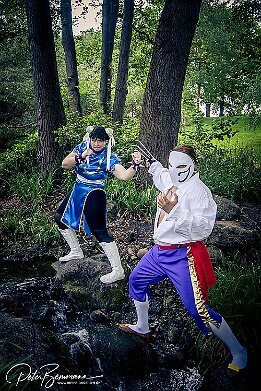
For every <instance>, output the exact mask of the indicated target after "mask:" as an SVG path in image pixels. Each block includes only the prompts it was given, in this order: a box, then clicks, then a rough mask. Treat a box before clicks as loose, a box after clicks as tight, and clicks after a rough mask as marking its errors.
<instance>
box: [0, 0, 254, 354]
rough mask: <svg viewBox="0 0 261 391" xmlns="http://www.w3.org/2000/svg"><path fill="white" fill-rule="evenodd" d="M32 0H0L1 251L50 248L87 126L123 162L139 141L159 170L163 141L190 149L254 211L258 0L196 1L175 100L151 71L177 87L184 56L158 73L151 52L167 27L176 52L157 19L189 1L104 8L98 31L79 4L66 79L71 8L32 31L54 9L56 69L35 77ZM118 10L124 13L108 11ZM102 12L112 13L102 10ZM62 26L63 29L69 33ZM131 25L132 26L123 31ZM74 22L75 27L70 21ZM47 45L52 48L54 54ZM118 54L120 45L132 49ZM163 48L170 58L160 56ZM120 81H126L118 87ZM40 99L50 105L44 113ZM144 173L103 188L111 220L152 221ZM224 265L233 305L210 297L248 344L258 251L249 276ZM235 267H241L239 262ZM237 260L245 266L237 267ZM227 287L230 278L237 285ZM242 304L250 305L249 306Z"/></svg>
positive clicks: (221, 187) (214, 179)
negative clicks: (106, 138)
mask: <svg viewBox="0 0 261 391" xmlns="http://www.w3.org/2000/svg"><path fill="white" fill-rule="evenodd" d="M34 3H35V2H34V1H29V0H28V1H27V2H24V1H22V0H21V1H19V0H9V1H5V0H4V1H1V4H0V9H1V22H0V23H1V37H0V47H1V53H0V69H1V74H0V81H1V82H0V154H1V159H0V179H1V244H2V246H3V253H4V252H5V251H9V252H10V251H13V252H14V253H16V252H17V253H18V252H19V251H20V250H21V248H24V247H25V246H26V247H27V248H32V247H34V246H36V245H41V246H45V247H48V246H56V245H57V244H58V243H59V241H60V236H59V233H58V232H57V229H56V227H55V224H54V221H53V213H54V207H55V205H57V202H58V200H60V199H62V197H63V196H64V195H65V194H66V193H67V192H68V191H69V189H70V188H71V186H72V184H73V181H74V174H73V173H72V172H63V173H61V170H60V165H61V160H62V157H63V156H65V155H66V154H67V153H69V152H70V151H71V150H72V148H73V147H74V145H75V144H77V143H79V142H80V141H81V140H82V137H83V136H84V134H85V130H86V127H87V126H88V125H98V124H101V125H104V126H106V127H111V128H113V130H114V135H115V139H116V147H115V152H116V153H117V154H118V155H119V157H120V158H121V160H122V163H123V164H124V165H125V166H127V165H128V164H129V163H128V162H129V161H130V154H131V152H132V149H133V146H132V144H133V142H134V140H137V139H141V140H142V141H143V142H144V143H145V144H146V146H147V147H148V148H149V149H150V150H151V151H152V152H153V154H155V155H156V157H157V158H158V159H159V160H160V161H162V162H165V159H166V151H169V150H170V148H169V146H170V143H172V145H173V144H176V143H189V144H193V145H194V146H195V148H196V150H197V152H198V157H199V159H198V160H199V161H198V169H199V171H200V172H201V177H202V179H203V180H204V182H205V183H206V184H207V185H208V186H209V187H210V189H211V190H212V191H213V193H215V194H217V195H220V196H224V197H227V198H229V199H230V200H233V201H235V202H236V203H238V204H239V205H243V204H244V203H251V204H253V205H259V203H260V183H261V181H260V179H261V178H260V176H261V175H260V161H261V159H260V144H261V119H260V107H261V106H260V105H261V93H260V84H261V83H260V81H261V80H260V51H261V48H260V36H261V30H260V2H259V1H252V0H251V1H250V0H237V1H235V0H234V1H224V0H223V1H222V0H204V1H203V2H202V4H201V1H196V2H194V3H197V7H198V10H199V9H200V14H199V19H198V23H197V25H196V23H195V27H196V30H195V34H194V33H193V28H192V29H191V30H190V35H191V38H193V40H192V42H191V46H190V45H188V47H187V50H188V53H189V56H188V61H187V63H186V61H184V64H183V67H184V71H185V73H184V80H181V83H180V85H179V86H178V89H177V90H173V93H172V90H167V89H165V90H164V94H163V95H162V96H161V93H160V88H159V87H158V86H157V85H156V81H157V77H154V78H153V77H152V76H151V75H152V71H153V69H152V67H153V66H154V67H155V69H154V71H155V73H154V76H155V75H158V76H159V80H161V78H163V77H164V71H165V72H166V73H165V75H166V76H165V79H166V83H167V84H169V85H172V83H173V85H174V84H175V82H176V80H175V78H176V79H177V78H178V76H177V75H178V73H177V72H176V69H177V68H175V61H176V63H177V64H179V62H178V61H179V59H178V58H176V57H175V56H174V57H173V58H174V62H173V63H172V65H173V68H171V69H167V67H166V69H165V68H164V66H163V67H161V65H162V64H164V62H162V61H164V56H162V55H161V56H160V60H159V63H158V65H157V66H156V65H155V61H154V62H153V61H152V58H153V53H155V50H156V49H157V43H158V39H159V38H161V39H162V35H161V36H160V34H159V33H157V31H158V32H159V30H160V28H162V25H163V27H164V29H163V30H164V31H165V34H166V35H165V37H164V39H165V40H166V39H167V36H168V34H169V38H170V42H169V44H170V47H171V49H170V51H171V50H174V52H175V47H179V45H180V46H182V45H183V43H182V42H178V41H177V42H175V44H176V46H175V45H172V46H171V44H173V41H171V39H172V38H173V37H172V36H171V32H172V31H173V26H169V25H168V23H170V22H169V20H166V19H164V18H162V14H163V12H165V15H166V13H167V12H168V7H170V8H169V9H171V7H176V6H177V7H178V8H177V9H179V10H182V7H184V9H183V12H185V11H186V6H187V4H189V3H190V2H179V1H174V0H172V1H169V0H167V1H166V2H165V1H163V0H150V1H146V2H145V1H141V0H140V1H139V0H137V1H135V2H132V1H125V2H123V1H119V2H117V1H106V0H104V2H103V15H102V14H101V15H100V20H101V22H102V23H103V29H102V28H101V27H99V28H97V29H93V28H88V18H86V16H87V13H88V9H89V8H88V7H95V6H97V5H98V3H99V2H98V1H91V2H87V1H86V2H84V1H81V0H78V1H75V2H74V6H75V7H77V6H84V7H83V13H82V15H81V18H86V25H85V28H84V29H83V28H82V31H81V33H80V34H78V35H75V36H74V37H73V43H71V44H72V46H71V47H70V50H73V46H74V45H75V53H76V59H77V64H76V65H77V68H75V67H74V68H71V70H70V72H73V73H71V75H70V74H69V73H68V72H69V71H68V69H70V64H68V48H67V49H66V44H65V41H64V34H66V33H67V34H69V36H70V31H71V28H72V26H70V15H69V19H68V13H66V12H67V11H68V6H69V5H70V2H69V1H61V4H60V2H59V1H55V0H54V1H49V2H48V1H43V2H42V3H43V4H45V6H46V8H45V9H44V12H46V13H44V12H42V13H41V18H40V19H41V23H42V24H41V23H39V26H40V25H41V28H44V27H45V26H47V28H48V17H49V14H48V10H49V6H50V17H51V19H50V20H51V22H52V28H51V29H50V24H49V30H48V29H47V28H46V29H45V30H44V32H45V38H44V39H45V44H46V42H47V44H50V45H52V34H53V38H54V43H55V46H54V48H55V51H54V52H53V56H54V57H53V58H52V59H51V62H50V64H51V67H50V68H48V66H47V67H46V72H47V73H45V74H41V75H40V77H39V79H37V77H38V76H39V75H38V76H37V72H36V71H35V69H36V68H35V66H36V65H35V64H36V62H34V58H33V50H34V48H33V46H32V42H33V40H34V33H35V34H37V31H36V30H33V28H35V25H34V24H33V17H35V15H33V14H32V13H31V14H30V11H28V10H30V9H31V10H32V9H33V7H34V6H35V4H34ZM117 3H119V4H118V6H119V9H116V11H115V8H114V7H115V5H116V8H117ZM182 3H183V5H182ZM60 5H62V6H64V7H65V8H64V13H63V11H62V15H63V18H64V19H63V18H61V8H60ZM105 6H107V7H108V8H107V11H108V12H107V14H106V9H105V8H106V7H105ZM128 6H129V7H130V8H129V9H128ZM26 7H27V13H26ZM30 7H31V8H30ZM66 7H67V8H66ZM132 11H133V16H132ZM127 12H128V13H127ZM44 15H45V16H46V18H45V17H44ZM36 16H37V15H36ZM181 16H182V13H181ZM30 18H31V19H30ZM66 18H67V19H66ZM132 18H133V20H132ZM35 20H37V18H36V19H35ZM68 20H69V25H68V24H67V25H66V23H68ZM128 21H129V22H131V23H127V22H128ZM182 22H183V23H182ZM185 22H186V19H184V20H183V21H182V18H181V19H180V20H179V23H178V27H179V31H184V30H186V23H185ZM73 23H77V20H74V21H73ZM106 23H107V24H106ZM164 23H166V24H165V26H164ZM113 25H114V27H113ZM105 26H107V27H106V28H105ZM168 26H169V27H170V30H168ZM130 27H131V28H130ZM128 28H129V30H128V31H129V42H130V46H129V51H128V49H127V51H126V50H125V51H124V50H123V49H124V48H123V45H126V42H127V41H126V36H125V41H124V40H123V39H124V38H122V36H123V31H125V32H126V29H128ZM163 30H161V34H163V33H162V31H163ZM164 31H163V32H164ZM186 31H187V30H186ZM48 34H49V35H48ZM106 34H107V35H106ZM127 36H128V35H127ZM28 37H29V41H28ZM67 38H68V36H67ZM28 42H29V44H28ZM67 42H69V38H68V40H67ZM70 42H72V41H70ZM106 42H107V46H106ZM108 43H110V45H108ZM30 45H31V46H30ZM49 47H50V52H52V50H51V46H49ZM124 47H125V49H126V47H127V48H128V45H127V46H124ZM29 48H30V49H31V51H30V50H29ZM66 50H67V51H66ZM167 52H168V51H167V50H166V52H165V53H167ZM124 53H125V54H124ZM126 53H127V54H126ZM171 53H173V52H171ZM30 54H31V56H30ZM166 55H167V54H166ZM124 56H125V57H124ZM124 61H125V68H124V69H125V70H124V71H123V73H122V74H121V72H122V71H121V70H120V64H124ZM66 64H67V66H66ZM126 64H127V65H126ZM56 65H57V68H56ZM74 66H75V64H74ZM52 67H54V68H52ZM54 69H57V79H53V77H54V76H55V72H54V71H53V70H54ZM48 71H49V73H48ZM75 72H76V73H75ZM162 72H163V73H162ZM68 75H69V77H68ZM122 75H123V77H122V81H121V82H122V83H123V84H122V85H120V87H119V84H118V82H119V78H120V76H122ZM172 75H174V76H172ZM41 77H42V78H45V80H44V83H43V86H42V90H41V91H38V92H37V85H39V83H40V81H39V80H41ZM36 79H37V80H38V81H37V83H38V84H37V83H36ZM181 79H182V77H181ZM124 80H125V84H124ZM148 80H150V83H148ZM151 80H152V82H151ZM153 80H154V84H153ZM57 82H58V84H57ZM183 82H184V85H183ZM50 85H51V86H52V87H54V88H55V93H54V94H53V96H54V97H55V102H56V103H55V104H53V102H52V101H51V96H52V92H51V93H50V91H52V90H51V89H50V90H49V97H48V94H46V95H45V96H43V98H41V97H40V96H41V94H43V95H44V91H46V90H47V89H48V88H49V86H50ZM122 90H124V91H125V92H124V93H123V98H121V97H120V98H119V95H117V94H118V93H119V91H122ZM157 91H158V94H157ZM37 93H38V95H37ZM55 94H58V95H55ZM59 94H60V95H59ZM124 94H125V95H124ZM179 94H180V96H179ZM158 95H159V96H161V98H162V99H161V101H160V102H156V103H155V102H154V103H155V105H156V106H154V108H155V107H158V109H157V110H154V117H153V116H150V115H149V114H148V112H147V111H146V108H145V106H146V102H148V100H149V99H152V101H153V99H154V98H153V97H155V96H158ZM59 96H60V97H61V99H60V98H59ZM173 96H174V97H173ZM57 97H58V98H57ZM144 97H145V98H144ZM179 98H180V101H179ZM41 99H43V101H45V105H44V106H42V107H39V102H42V100H41ZM146 99H147V100H146ZM173 99H174V100H175V99H177V101H176V103H177V106H176V107H175V110H176V111H175V110H174V111H173V113H172V112H171V111H169V107H170V105H171V104H172V103H173ZM57 102H58V103H57ZM122 103H123V110H124V111H122ZM157 104H158V106H157ZM147 107H148V104H147ZM43 108H44V110H43ZM168 121H169V123H168ZM46 140H47V142H46ZM48 140H49V141H48ZM143 175H144V174H142V173H141V174H140V175H139V176H138V177H137V179H135V180H133V181H129V182H126V183H124V182H119V181H117V180H116V179H113V178H111V177H110V178H109V180H108V183H107V190H108V197H109V198H110V199H111V200H113V202H114V204H115V205H114V206H115V208H116V209H117V212H118V213H123V212H124V211H125V210H126V209H127V210H128V211H130V212H131V214H132V218H135V216H138V215H139V216H141V215H142V216H143V217H144V218H146V219H148V221H151V220H152V219H153V216H154V213H155V208H156V197H155V195H156V190H155V188H154V187H153V185H152V184H151V183H150V181H149V179H148V178H147V179H146V181H145V182H144V176H143ZM144 183H145V185H144ZM3 205H4V207H3ZM230 257H232V259H233V261H234V262H233V265H234V266H233V269H231V263H228V264H227V265H221V266H220V269H219V273H220V279H221V285H222V286H223V287H224V286H225V287H227V289H229V294H230V300H227V297H225V298H224V297H223V296H222V292H221V291H219V290H218V289H217V290H216V291H213V292H214V293H213V296H212V303H213V305H216V304H218V307H219V309H220V312H221V313H224V314H226V313H227V312H230V316H231V319H232V320H233V319H234V320H235V319H242V318H244V321H242V322H240V321H239V322H237V321H235V323H236V327H237V328H238V331H239V333H240V334H241V335H243V339H247V335H248V334H249V332H250V329H249V326H247V327H246V326H245V325H246V321H245V320H246V319H251V327H254V328H255V324H258V322H259V321H258V318H257V316H258V311H256V310H257V308H260V297H261V293H260V286H261V285H260V278H261V277H260V276H261V273H260V271H261V267H260V258H259V255H258V252H255V255H254V257H253V260H252V262H253V263H251V265H250V264H249V262H248V267H247V268H245V267H244V262H245V261H246V259H247V255H246V254H242V253H239V252H238V251H235V252H234V253H233V254H230ZM238 259H240V263H239V262H237V260H238ZM235 261H236V262H235ZM236 263H238V264H240V265H241V266H240V267H238V265H236V266H235V264H236ZM242 265H243V266H242ZM233 282H236V284H234V288H233ZM250 285H251V286H252V287H253V289H251V290H250V289H249V290H247V291H246V289H245V286H250ZM239 298H240V300H239ZM229 301H230V302H233V303H234V306H233V308H231V306H230V305H229V304H228V302H229ZM242 303H245V305H243V304H242ZM249 303H254V304H253V306H252V309H251V306H249ZM258 303H259V304H258ZM258 306H259V307H258ZM233 317H234V318H233ZM255 319H256V321H255ZM251 332H253V331H251ZM258 333H259V330H258V327H257V330H256V331H254V334H255V338H253V341H252V344H253V345H257V346H259V348H260V341H259V338H258Z"/></svg>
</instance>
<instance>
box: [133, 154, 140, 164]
mask: <svg viewBox="0 0 261 391" xmlns="http://www.w3.org/2000/svg"><path fill="white" fill-rule="evenodd" d="M131 156H132V159H133V161H134V163H135V164H140V163H141V154H140V152H138V151H135V152H133V153H132V154H131Z"/></svg>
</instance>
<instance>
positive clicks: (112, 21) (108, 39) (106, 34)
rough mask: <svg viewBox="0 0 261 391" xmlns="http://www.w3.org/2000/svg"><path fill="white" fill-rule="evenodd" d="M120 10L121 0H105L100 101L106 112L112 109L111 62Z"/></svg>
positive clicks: (103, 8)
mask: <svg viewBox="0 0 261 391" xmlns="http://www.w3.org/2000/svg"><path fill="white" fill-rule="evenodd" d="M118 12H119V0H103V5H102V60H101V81H100V103H101V107H102V110H103V112H104V114H109V113H110V111H111V107H110V106H111V78H112V73H111V63H112V52H113V45H114V36H115V29H116V22H117V18H118Z"/></svg>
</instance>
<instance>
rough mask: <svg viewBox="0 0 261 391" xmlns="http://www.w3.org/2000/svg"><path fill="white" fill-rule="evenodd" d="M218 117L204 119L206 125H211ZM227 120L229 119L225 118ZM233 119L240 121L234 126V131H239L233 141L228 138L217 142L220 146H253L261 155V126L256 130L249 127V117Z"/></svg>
mask: <svg viewBox="0 0 261 391" xmlns="http://www.w3.org/2000/svg"><path fill="white" fill-rule="evenodd" d="M215 118H216V117H210V118H204V124H206V125H210V124H211V123H212V122H213V120H214V119H215ZM225 118H227V117H225ZM230 118H231V119H236V118H237V119H238V122H237V123H236V124H235V125H233V130H237V131H238V133H236V134H235V135H234V136H233V137H232V138H231V139H228V138H227V137H226V138H225V139H224V140H223V141H217V142H218V143H219V144H220V145H222V144H225V145H227V144H230V146H234V145H238V146H246V145H248V146H253V147H254V148H255V149H259V151H260V153H261V125H259V126H258V127H257V128H256V129H255V130H253V129H251V128H250V127H249V123H248V118H247V117H230Z"/></svg>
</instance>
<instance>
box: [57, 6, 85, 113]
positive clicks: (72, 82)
mask: <svg viewBox="0 0 261 391" xmlns="http://www.w3.org/2000/svg"><path fill="white" fill-rule="evenodd" d="M61 19H62V42H63V48H64V53H65V62H66V73H67V83H68V92H69V96H70V104H71V108H72V111H73V112H76V111H78V112H79V113H82V108H81V103H80V92H79V79H78V71H77V60H76V51H75V43H74V38H73V30H72V6H71V0H61Z"/></svg>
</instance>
